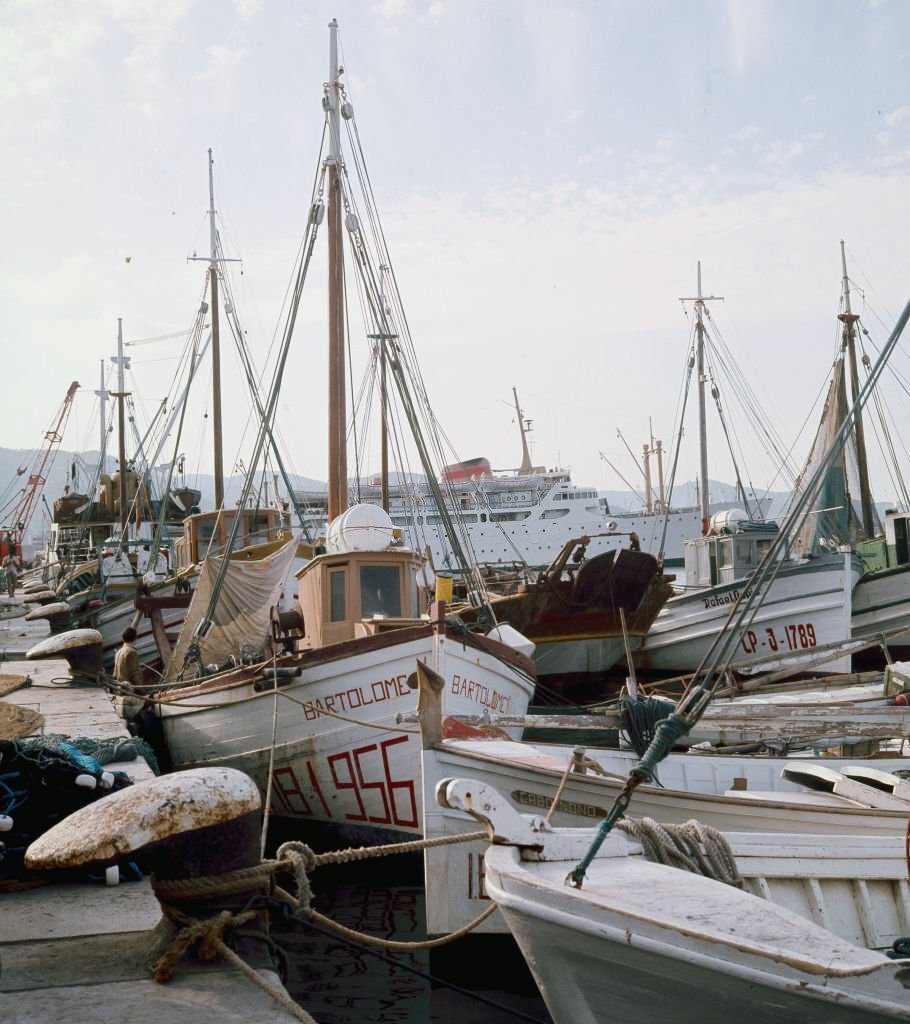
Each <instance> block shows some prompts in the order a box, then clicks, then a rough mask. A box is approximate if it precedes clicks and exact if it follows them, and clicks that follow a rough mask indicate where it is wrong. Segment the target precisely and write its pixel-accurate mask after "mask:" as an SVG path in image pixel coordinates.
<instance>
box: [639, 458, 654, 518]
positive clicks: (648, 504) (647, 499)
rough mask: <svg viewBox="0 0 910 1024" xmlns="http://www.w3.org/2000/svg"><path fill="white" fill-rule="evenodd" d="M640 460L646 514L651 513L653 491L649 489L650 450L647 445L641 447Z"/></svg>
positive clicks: (652, 509)
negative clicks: (642, 470) (642, 472)
mask: <svg viewBox="0 0 910 1024" xmlns="http://www.w3.org/2000/svg"><path fill="white" fill-rule="evenodd" d="M641 459H642V465H643V466H644V470H645V509H646V510H647V511H648V512H653V511H654V491H653V490H652V489H651V449H650V448H649V447H648V445H642V451H641Z"/></svg>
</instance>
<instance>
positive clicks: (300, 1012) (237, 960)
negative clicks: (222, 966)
mask: <svg viewBox="0 0 910 1024" xmlns="http://www.w3.org/2000/svg"><path fill="white" fill-rule="evenodd" d="M161 909H162V910H163V911H164V913H165V914H166V915H167V917H169V918H170V919H171V920H172V921H174V922H176V923H177V924H180V925H182V926H183V927H182V928H181V929H180V931H178V932H177V934H176V935H175V936H174V939H173V940H172V942H171V944H170V945H169V946H168V948H167V949H166V950H165V952H164V953H163V955H162V956H161V957H160V958H159V960H158V961H157V963H156V964H155V966H154V969H153V970H154V976H155V981H157V982H159V983H160V984H163V983H164V982H167V981H170V980H171V978H172V977H173V975H174V969H175V967H176V966H177V964H178V963H179V961H180V959H181V957H182V956H183V954H184V953H185V952H186V951H187V949H189V948H190V946H192V945H194V944H198V947H199V948H198V952H199V956H200V957H201V958H202V959H203V960H214V958H215V956H216V954H219V953H220V954H221V956H223V957H224V959H225V960H227V961H228V962H229V963H231V964H233V966H234V967H236V968H237V969H238V970H239V971H240V973H241V974H243V975H244V977H246V978H248V979H249V980H250V981H251V982H253V984H254V985H257V986H258V987H259V988H261V989H262V990H263V991H264V992H266V993H268V995H270V996H271V997H272V998H273V999H274V1000H275V1002H276V1003H278V1004H279V1005H280V1006H282V1007H283V1008H284V1009H285V1010H287V1011H288V1013H290V1014H291V1016H293V1017H294V1018H295V1019H297V1020H300V1021H304V1022H305V1024H316V1021H315V1019H314V1018H313V1017H312V1016H311V1015H310V1014H309V1013H307V1011H306V1010H304V1009H303V1007H302V1006H298V1005H297V1003H295V1002H294V1000H293V999H291V997H290V996H289V995H288V994H287V992H286V991H284V989H282V988H279V987H278V986H277V985H275V984H273V983H272V982H271V981H269V980H268V979H267V978H264V977H263V976H262V975H261V974H259V972H258V971H255V970H254V969H253V968H252V967H250V965H249V964H248V963H247V962H246V961H245V960H244V959H243V958H242V957H240V956H238V955H237V953H235V952H234V950H233V949H231V947H230V946H229V945H228V944H227V943H226V942H225V941H224V939H223V935H224V932H225V931H226V929H228V928H234V927H237V926H239V925H243V924H246V923H247V922H248V921H251V920H253V918H255V917H256V915H257V912H256V911H255V910H247V911H244V912H243V913H241V914H232V913H231V912H230V911H229V910H222V911H221V912H220V913H219V914H218V915H217V916H216V917H212V918H209V919H208V920H206V921H200V920H197V919H196V918H192V917H187V915H186V914H183V913H181V912H180V911H179V910H177V909H176V908H175V907H169V906H164V905H163V906H162V908H161Z"/></svg>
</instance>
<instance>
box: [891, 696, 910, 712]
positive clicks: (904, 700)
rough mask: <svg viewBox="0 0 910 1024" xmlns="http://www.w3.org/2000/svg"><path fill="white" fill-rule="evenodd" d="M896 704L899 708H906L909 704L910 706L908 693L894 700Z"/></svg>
mask: <svg viewBox="0 0 910 1024" xmlns="http://www.w3.org/2000/svg"><path fill="white" fill-rule="evenodd" d="M894 703H895V704H897V705H898V707H902V708H905V707H906V706H907V705H908V704H910V697H908V696H907V694H906V693H899V694H898V695H897V696H896V697H895V698H894Z"/></svg>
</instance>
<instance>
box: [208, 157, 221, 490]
mask: <svg viewBox="0 0 910 1024" xmlns="http://www.w3.org/2000/svg"><path fill="white" fill-rule="evenodd" d="M212 165H213V161H212V151H211V149H209V245H210V248H209V253H210V257H209V294H210V296H211V299H212V439H213V443H214V446H215V453H214V454H215V508H219V509H220V508H221V507H222V505H224V451H223V447H224V446H223V442H222V436H221V343H220V336H219V323H218V231H217V229H216V227H215V182H214V177H213V174H212Z"/></svg>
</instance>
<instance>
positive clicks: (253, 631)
mask: <svg viewBox="0 0 910 1024" xmlns="http://www.w3.org/2000/svg"><path fill="white" fill-rule="evenodd" d="M297 544H298V540H297V538H296V537H292V538H291V539H290V540H289V541H288V542H287V543H286V544H283V545H282V546H281V547H280V548H278V549H277V550H275V551H272V552H271V553H270V554H267V555H265V556H263V557H262V558H255V559H249V560H246V559H244V560H239V559H238V560H231V562H230V564H229V566H228V570H227V573H226V574H225V577H224V582H223V584H222V586H221V593H220V595H219V598H218V603H217V605H216V606H215V610H214V612H213V613H212V626H211V628H210V629H209V631H208V633H207V634H206V636H205V638H204V639H203V640H202V642H201V644H200V648H201V651H202V660H203V663H204V664H206V665H212V664H214V665H223V664H224V663H225V662H226V661H227V660H228V658H229V657H230V656H231V655H232V654H233V655H239V653H240V647H241V644H244V643H249V644H252V645H254V646H255V647H257V648H262V646H263V644H264V643H265V639H266V637H267V635H268V632H269V609H270V608H271V606H272V605H273V604H275V603H276V602H277V601H278V596H279V594H280V593H281V588H282V587H283V586H284V583H285V580H286V579H287V575H288V572H289V571H290V568H291V564H292V563H293V561H294V555H295V553H296V551H297ZM223 557H224V556H220V557H217V558H215V557H210V558H206V559H205V561H204V562H203V563H202V569H201V570H200V573H199V582H198V583H197V585H196V589H195V591H194V592H193V598H192V600H191V601H190V606H189V608H188V609H187V614H186V619H185V620H184V623H183V628H182V629H181V630H180V636H179V638H178V640H177V645H176V647H175V648H174V655H173V657H172V658H171V661H170V664H169V665H168V667H167V672H166V673H165V679H166V680H167V681H168V682H173V681H174V680H176V679H178V678H179V677H180V675H181V670H182V669H183V663H184V660H185V658H186V654H187V651H188V650H189V648H190V644H191V643H192V642H193V633H194V632H195V630H196V627H197V626H198V625H199V623H200V622H201V621H202V619H203V618H204V617H205V615H206V614H207V612H208V607H209V601H210V599H211V596H212V591H213V589H214V587H215V581H216V580H217V579H218V573H219V572H220V570H221V562H222V558H223ZM194 675H196V667H195V666H194V665H192V664H191V665H187V668H186V672H184V673H183V678H184V679H186V678H192V677H193V676H194Z"/></svg>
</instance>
